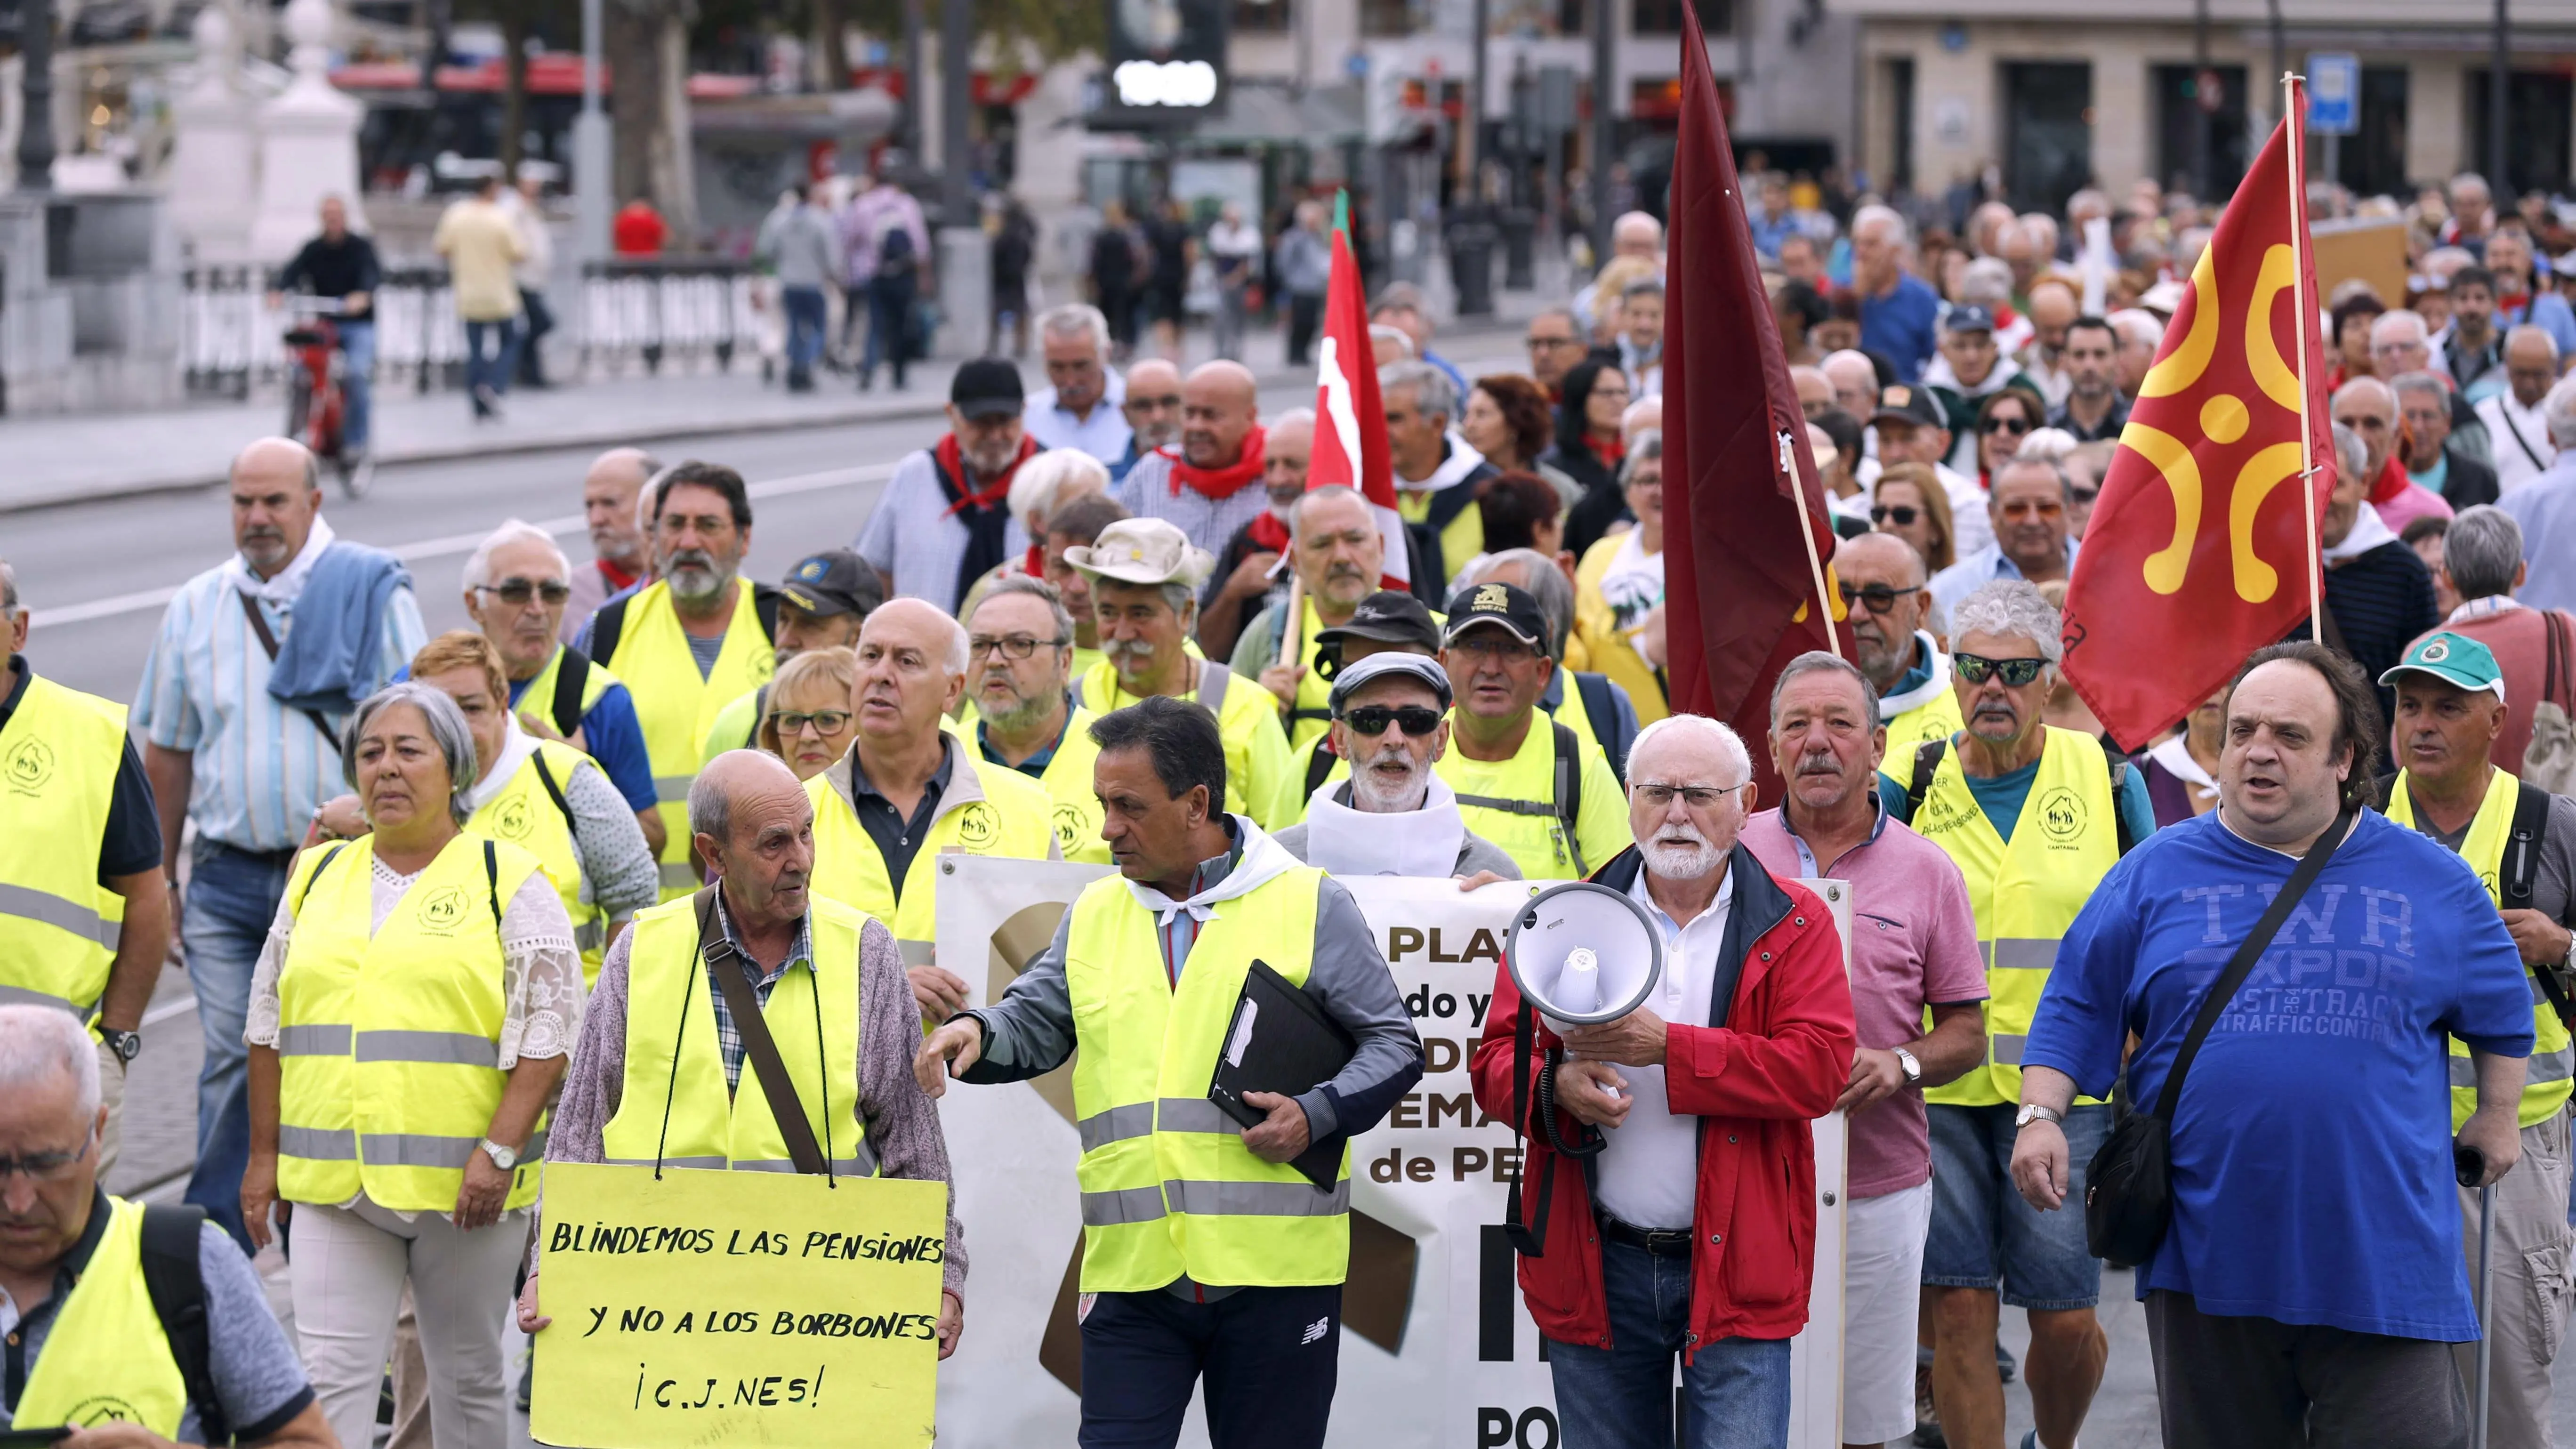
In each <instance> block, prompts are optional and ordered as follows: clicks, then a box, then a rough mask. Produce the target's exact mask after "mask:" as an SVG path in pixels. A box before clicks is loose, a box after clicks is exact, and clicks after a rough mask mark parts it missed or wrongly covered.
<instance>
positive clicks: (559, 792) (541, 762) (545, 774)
mask: <svg viewBox="0 0 2576 1449" xmlns="http://www.w3.org/2000/svg"><path fill="white" fill-rule="evenodd" d="M529 758H530V759H531V760H533V761H534V762H535V764H536V767H537V783H538V784H540V785H543V786H545V787H546V798H547V799H549V800H552V801H553V802H555V809H556V811H557V812H559V813H560V814H561V815H562V816H563V820H564V829H566V830H569V831H571V832H572V833H573V836H574V837H575V838H576V839H578V838H579V837H580V835H581V822H579V821H577V820H575V819H573V818H572V802H571V801H569V800H566V799H565V798H564V792H563V786H561V785H558V784H556V783H555V772H554V771H553V770H551V769H549V768H547V766H546V752H545V750H544V748H543V747H542V746H541V747H539V748H538V750H537V752H536V753H535V754H534V755H532V756H530V757H529Z"/></svg>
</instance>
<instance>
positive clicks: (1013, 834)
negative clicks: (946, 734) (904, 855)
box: [805, 742, 1055, 966]
mask: <svg viewBox="0 0 2576 1449" xmlns="http://www.w3.org/2000/svg"><path fill="white" fill-rule="evenodd" d="M977 753H978V752H977V751H975V750H973V749H970V748H967V747H966V746H965V745H964V744H963V743H962V742H961V743H957V744H953V745H952V746H951V747H950V754H949V757H948V758H949V761H950V765H951V768H952V769H960V770H972V771H974V772H975V779H976V782H977V783H978V784H979V785H980V786H981V787H982V788H983V791H984V798H983V799H981V800H969V801H967V802H965V803H964V804H962V805H959V806H957V807H955V808H954V809H951V810H948V811H945V812H943V813H942V814H941V815H940V816H939V818H937V819H936V820H933V821H932V822H931V823H930V833H929V834H928V835H927V836H925V837H923V839H922V841H921V848H920V849H919V850H917V851H915V852H914V853H913V857H912V865H911V868H910V869H908V870H906V871H905V872H904V877H903V898H902V900H901V901H900V902H898V901H897V900H896V898H895V893H894V883H893V881H892V880H890V879H889V878H888V877H887V875H886V863H885V857H884V856H883V855H882V854H880V853H879V852H878V850H877V842H876V838H875V837H874V836H871V835H869V834H868V831H867V827H866V826H864V825H861V824H860V823H859V817H858V812H857V811H856V810H855V809H853V808H852V806H851V804H850V801H849V800H848V799H847V798H846V797H844V796H843V795H842V794H841V792H840V791H839V790H838V789H836V788H834V787H833V780H834V778H835V777H841V767H840V766H838V765H836V766H834V767H833V768H832V769H830V770H827V771H825V772H824V773H822V774H820V775H817V776H815V777H814V778H813V779H811V780H808V781H806V782H805V798H806V799H808V800H810V801H812V802H813V805H814V871H813V876H812V878H811V879H812V883H813V893H814V894H815V895H818V896H829V897H830V898H832V899H833V900H836V901H839V902H841V903H842V904H843V905H846V906H850V907H852V908H853V909H856V910H858V911H861V912H864V913H865V914H868V915H871V916H874V917H876V918H877V919H878V920H880V921H883V922H885V923H886V924H887V925H888V926H890V927H892V928H893V930H894V935H895V941H896V943H897V945H898V946H900V947H901V948H902V950H903V953H904V964H905V965H907V966H927V965H929V964H930V946H931V942H932V938H933V937H934V936H935V935H936V934H937V923H938V903H939V884H938V882H939V863H938V862H939V857H940V856H942V855H946V854H950V853H952V852H957V853H963V854H967V855H1001V856H1010V857H1012V858H1015V859H1019V860H1044V859H1046V858H1047V849H1048V847H1049V846H1050V845H1051V844H1052V843H1053V842H1054V839H1055V826H1054V823H1053V818H1054V806H1053V803H1052V802H1051V801H1049V800H1048V798H1047V793H1046V791H1045V789H1043V788H1042V787H1041V786H1039V784H1038V782H1037V781H1035V780H1032V779H1030V778H1029V777H1028V776H1026V775H1023V774H1021V773H1020V772H1019V771H1017V770H1014V769H1010V768H1008V767H1006V766H1002V765H995V764H988V763H985V762H983V761H980V760H977V759H975V758H973V756H974V755H976V754H977ZM843 763H844V764H846V765H848V766H849V768H850V770H851V771H852V772H853V773H855V772H856V771H857V769H858V757H857V756H856V755H850V756H846V757H844V760H843ZM842 778H846V777H842ZM916 956H918V958H919V959H917V960H916V959H915V957H916Z"/></svg>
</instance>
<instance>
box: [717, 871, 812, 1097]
mask: <svg viewBox="0 0 2576 1449" xmlns="http://www.w3.org/2000/svg"><path fill="white" fill-rule="evenodd" d="M716 920H717V922H718V923H719V924H720V925H722V926H723V927H724V936H725V944H726V945H728V946H731V947H733V950H734V960H735V962H736V963H737V964H738V965H739V966H740V968H741V970H742V976H743V979H744V980H746V981H748V982H750V983H751V995H752V999H753V1000H755V1001H757V1002H759V1003H760V1005H761V1009H762V1010H764V1011H766V1010H767V1009H768V1008H769V989H770V988H771V987H773V986H776V985H777V984H778V981H779V978H780V977H783V976H785V975H786V974H787V973H788V971H789V970H790V969H792V968H794V967H798V966H802V967H804V968H805V971H806V974H807V975H812V974H813V971H814V922H813V919H812V918H811V917H808V916H799V917H798V918H797V920H796V940H795V943H794V944H793V945H790V946H789V947H788V948H787V959H786V960H784V961H781V962H779V963H778V965H777V966H775V967H763V966H762V965H761V964H760V963H759V962H758V961H755V960H753V959H752V956H751V953H750V952H749V951H746V950H744V949H743V945H742V937H740V936H738V935H736V934H734V929H733V912H731V911H729V910H727V909H725V900H724V892H723V891H717V892H716ZM704 964H705V966H706V968H707V1004H708V1005H710V1006H712V1007H714V1008H715V1012H716V1050H717V1052H718V1053H719V1054H721V1055H722V1056H723V1057H724V1072H725V1085H726V1086H728V1087H740V1086H741V1085H742V1033H741V1032H739V1031H737V1030H735V1029H734V1024H733V1008H732V1007H730V1006H728V1005H726V1004H725V994H724V986H723V984H722V983H721V982H719V981H718V980H717V979H716V975H715V973H716V971H717V970H718V969H720V968H718V967H717V965H716V963H714V962H713V961H707V962H705V963H704Z"/></svg>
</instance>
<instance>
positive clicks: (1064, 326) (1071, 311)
mask: <svg viewBox="0 0 2576 1449" xmlns="http://www.w3.org/2000/svg"><path fill="white" fill-rule="evenodd" d="M1038 336H1040V337H1042V338H1043V337H1088V338H1090V339H1091V346H1092V350H1093V352H1094V353H1095V354H1096V355H1098V357H1099V358H1100V360H1101V361H1102V362H1103V363H1106V362H1107V361H1108V360H1109V319H1108V318H1106V317H1103V316H1101V315H1100V309H1099V308H1097V307H1094V306H1092V305H1091V304H1090V303H1088V302H1067V303H1065V304H1064V305H1063V306H1061V307H1049V308H1048V309H1046V310H1045V311H1043V312H1040V313H1039V314H1038Z"/></svg>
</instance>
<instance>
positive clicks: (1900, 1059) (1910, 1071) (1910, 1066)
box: [1896, 1047, 1923, 1087]
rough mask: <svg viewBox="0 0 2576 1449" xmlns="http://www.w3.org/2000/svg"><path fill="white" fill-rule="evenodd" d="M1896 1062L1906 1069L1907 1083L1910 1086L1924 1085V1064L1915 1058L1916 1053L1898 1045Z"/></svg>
mask: <svg viewBox="0 0 2576 1449" xmlns="http://www.w3.org/2000/svg"><path fill="white" fill-rule="evenodd" d="M1896 1064H1897V1065H1898V1066H1900V1067H1903V1068H1904V1069H1905V1085H1907V1086H1909V1087H1919V1086H1922V1085H1923V1064H1922V1063H1921V1062H1918V1061H1916V1060H1915V1059H1914V1053H1912V1052H1910V1051H1907V1050H1906V1049H1905V1048H1903V1047H1898V1048H1897V1049H1896Z"/></svg>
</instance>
